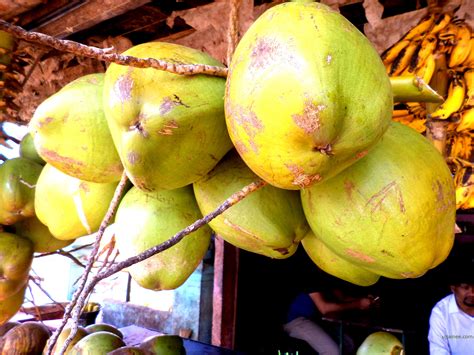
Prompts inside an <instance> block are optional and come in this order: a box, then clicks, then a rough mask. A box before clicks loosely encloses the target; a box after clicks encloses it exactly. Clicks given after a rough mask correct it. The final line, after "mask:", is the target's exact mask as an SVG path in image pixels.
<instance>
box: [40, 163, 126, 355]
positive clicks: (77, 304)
mask: <svg viewBox="0 0 474 355" xmlns="http://www.w3.org/2000/svg"><path fill="white" fill-rule="evenodd" d="M127 182H128V178H127V174H126V173H125V172H124V173H123V174H122V178H121V180H120V183H119V184H118V186H117V188H116V189H115V193H114V197H113V198H112V201H111V202H110V206H109V209H108V210H107V213H106V214H105V217H104V219H103V220H102V222H101V224H100V227H99V231H98V232H97V236H96V238H95V242H94V246H93V248H92V251H91V254H90V256H89V259H88V260H87V265H86V268H85V269H84V271H83V273H82V275H81V278H80V280H79V286H78V287H77V289H76V291H75V292H74V295H73V297H72V300H71V302H69V304H68V305H67V307H66V310H65V311H64V316H63V320H62V322H61V325H60V326H59V327H58V328H57V329H56V331H55V332H54V334H53V335H52V336H51V340H50V342H49V343H48V347H47V349H46V354H51V352H52V350H53V347H54V345H55V344H56V342H57V340H58V338H59V334H60V333H61V331H62V330H63V329H64V327H65V326H66V323H67V321H68V320H69V318H71V313H72V319H73V320H74V322H73V323H72V325H71V332H70V333H69V336H68V337H67V339H66V340H65V342H64V344H63V347H62V348H61V349H60V352H59V353H60V354H64V353H65V351H66V349H67V347H68V346H69V344H70V343H71V341H72V339H73V338H74V337H75V336H76V333H77V327H78V320H79V316H80V314H81V310H82V308H83V306H84V303H85V300H86V299H87V296H88V294H84V293H83V290H84V288H85V285H86V282H87V278H88V277H89V274H90V271H91V269H92V266H93V264H94V262H95V261H96V256H97V253H98V251H99V246H100V240H101V239H102V236H103V235H104V232H105V229H106V228H107V226H108V225H109V224H110V221H111V220H112V218H113V216H114V215H115V212H116V211H117V208H118V205H119V202H120V199H121V197H122V195H123V193H124V191H125V187H126V186H127Z"/></svg>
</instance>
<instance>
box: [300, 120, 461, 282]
mask: <svg viewBox="0 0 474 355" xmlns="http://www.w3.org/2000/svg"><path fill="white" fill-rule="evenodd" d="M301 200H302V204H303V209H304V212H305V215H306V219H307V220H308V222H309V225H310V227H311V229H312V231H313V232H314V234H315V235H316V236H317V237H318V238H319V239H320V240H321V241H322V242H323V243H324V244H325V245H326V246H327V247H328V248H330V249H331V250H332V251H333V252H334V253H335V254H337V255H339V256H340V257H342V258H344V259H345V260H347V261H349V262H351V263H353V264H355V265H357V266H359V267H362V268H364V269H366V270H368V271H371V272H373V273H376V274H378V275H381V276H385V277H389V278H395V279H403V278H415V277H418V276H421V275H423V274H424V273H425V272H426V271H428V270H429V269H431V268H433V267H435V266H437V265H439V264H440V263H441V262H443V261H444V260H445V259H446V257H447V256H448V254H449V252H450V250H451V248H452V245H453V242H454V227H455V216H456V207H455V194H454V183H453V179H452V176H451V173H450V171H449V168H448V166H447V165H446V163H445V161H444V158H443V157H442V156H441V154H440V153H439V152H438V151H437V150H436V148H435V147H434V146H433V145H432V144H431V143H430V142H429V141H428V140H427V139H426V138H425V137H423V136H422V135H420V134H419V133H417V132H416V131H415V130H413V129H411V128H409V127H406V126H404V125H402V124H400V123H396V122H393V123H391V125H390V127H389V129H388V130H387V132H386V133H385V135H384V136H383V138H382V139H381V141H380V142H379V143H378V144H377V146H376V147H375V148H374V149H373V150H372V151H371V152H370V153H369V154H368V155H367V156H366V157H364V158H363V159H361V160H360V161H358V162H357V163H356V164H354V165H353V166H351V167H349V168H348V169H346V170H344V171H343V172H341V173H340V174H338V175H337V176H335V177H333V178H331V179H329V180H327V181H326V182H323V183H321V184H317V185H314V186H312V187H311V188H308V189H304V190H302V191H301Z"/></svg>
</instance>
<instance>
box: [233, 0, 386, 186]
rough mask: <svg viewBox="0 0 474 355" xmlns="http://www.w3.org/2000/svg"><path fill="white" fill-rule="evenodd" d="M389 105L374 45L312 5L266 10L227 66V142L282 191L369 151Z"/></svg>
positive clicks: (336, 17) (327, 10) (324, 9)
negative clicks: (229, 139) (229, 138)
mask: <svg viewBox="0 0 474 355" xmlns="http://www.w3.org/2000/svg"><path fill="white" fill-rule="evenodd" d="M392 105H393V99H392V88H391V85H390V81H389V78H388V76H387V74H386V72H385V67H384V65H383V63H382V61H381V59H380V57H379V55H378V53H377V51H376V50H375V49H374V47H373V45H372V44H371V43H370V42H369V40H368V39H367V38H366V37H365V36H364V35H363V34H362V33H360V32H359V31H358V30H357V29H356V28H355V27H354V26H353V25H352V24H351V23H350V22H349V21H348V20H346V19H345V18H344V17H343V16H342V15H340V14H339V13H337V12H335V11H333V10H332V9H331V8H329V7H327V6H326V5H323V4H319V3H304V2H289V3H284V4H280V5H277V6H274V7H272V8H271V9H269V10H267V11H266V12H265V13H264V14H263V15H261V16H260V17H259V18H258V19H257V20H256V21H255V22H254V23H253V24H252V25H251V26H250V28H249V30H248V31H247V32H246V33H245V34H244V36H243V38H242V39H241V41H240V42H239V44H238V45H237V48H236V50H235V52H234V55H233V57H232V61H231V63H230V65H229V75H228V78H227V86H226V94H225V114H226V123H227V127H228V131H229V135H230V137H231V140H232V142H233V144H234V146H235V147H236V148H237V151H238V152H239V154H240V155H241V156H242V158H243V160H244V161H245V163H246V164H247V165H248V166H249V167H250V168H251V169H252V170H253V171H254V172H255V173H256V174H257V175H258V176H260V177H261V178H262V179H264V180H265V181H267V182H269V183H270V184H272V185H274V186H277V187H280V188H283V189H293V190H296V189H301V188H307V187H309V186H312V185H313V184H316V183H318V182H321V181H324V180H326V179H329V178H330V177H332V176H334V175H336V174H337V173H339V172H340V171H342V170H344V169H345V168H347V167H348V166H350V165H351V164H353V163H354V162H356V161H357V160H358V159H360V158H361V157H363V156H364V155H365V154H367V152H368V151H369V150H370V149H371V148H372V147H373V146H374V145H375V144H376V143H377V142H378V141H379V139H380V138H381V137H382V135H383V133H384V132H385V130H386V129H387V127H388V124H389V122H390V121H391V113H392Z"/></svg>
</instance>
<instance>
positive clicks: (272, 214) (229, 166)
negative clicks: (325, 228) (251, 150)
mask: <svg viewBox="0 0 474 355" xmlns="http://www.w3.org/2000/svg"><path fill="white" fill-rule="evenodd" d="M256 180H258V177H257V176H256V175H255V174H254V173H253V172H252V171H251V170H250V169H249V168H248V167H247V166H246V165H245V163H244V162H243V161H242V160H241V159H240V157H239V155H238V154H237V153H236V152H235V150H232V151H231V152H229V153H228V154H227V155H226V156H225V157H224V158H223V159H222V160H221V161H220V162H219V164H217V166H216V167H215V168H214V169H213V170H212V171H211V172H209V174H208V175H206V177H204V178H202V179H200V180H198V181H197V182H195V183H194V184H193V186H194V195H195V197H196V201H197V202H198V205H199V208H200V210H201V212H202V214H203V215H207V214H209V213H210V212H212V211H213V210H215V209H216V208H217V207H218V206H219V205H220V204H221V203H222V202H223V201H225V199H226V198H228V197H229V196H231V195H232V194H233V193H235V192H237V191H239V190H240V189H242V188H243V187H244V186H246V185H248V184H250V183H251V182H253V181H256ZM209 225H210V227H211V228H212V229H213V230H214V231H215V232H216V233H217V234H218V235H219V236H221V237H222V238H223V239H225V240H226V241H227V242H229V243H231V244H233V245H235V246H236V247H238V248H241V249H244V250H247V251H250V252H253V253H257V254H261V255H265V256H268V257H270V258H276V259H284V258H288V257H290V256H291V255H293V254H294V253H295V251H296V249H297V247H298V245H299V242H300V240H301V239H302V238H303V237H304V236H305V234H306V233H307V232H308V230H309V225H308V223H307V222H306V218H305V216H304V213H303V208H302V207H301V200H300V196H299V194H298V192H297V191H288V190H282V189H279V188H276V187H274V186H270V185H266V186H264V187H263V188H261V189H260V190H258V191H256V192H254V193H252V194H251V195H250V196H248V197H246V198H245V199H244V200H242V201H241V202H239V203H238V204H236V205H234V206H232V207H231V208H229V209H228V210H226V211H225V212H224V213H223V214H221V215H219V216H218V217H216V218H215V219H213V220H212V221H211V222H210V223H209Z"/></svg>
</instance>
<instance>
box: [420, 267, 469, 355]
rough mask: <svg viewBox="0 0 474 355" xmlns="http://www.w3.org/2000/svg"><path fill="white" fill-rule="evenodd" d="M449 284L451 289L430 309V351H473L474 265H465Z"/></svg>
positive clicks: (459, 354)
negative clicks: (466, 266) (467, 266)
mask: <svg viewBox="0 0 474 355" xmlns="http://www.w3.org/2000/svg"><path fill="white" fill-rule="evenodd" d="M463 273H464V275H463ZM450 288H451V292H452V293H451V294H450V295H448V296H446V297H444V298H443V299H441V300H440V301H439V302H438V303H436V305H435V306H434V307H433V309H432V311H431V315H430V320H429V326H430V327H429V332H428V341H429V347H430V354H431V355H445V354H453V355H471V354H474V269H472V267H471V268H469V269H467V270H466V269H464V270H463V271H462V272H461V274H458V275H457V276H456V280H454V281H452V282H451V285H450Z"/></svg>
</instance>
